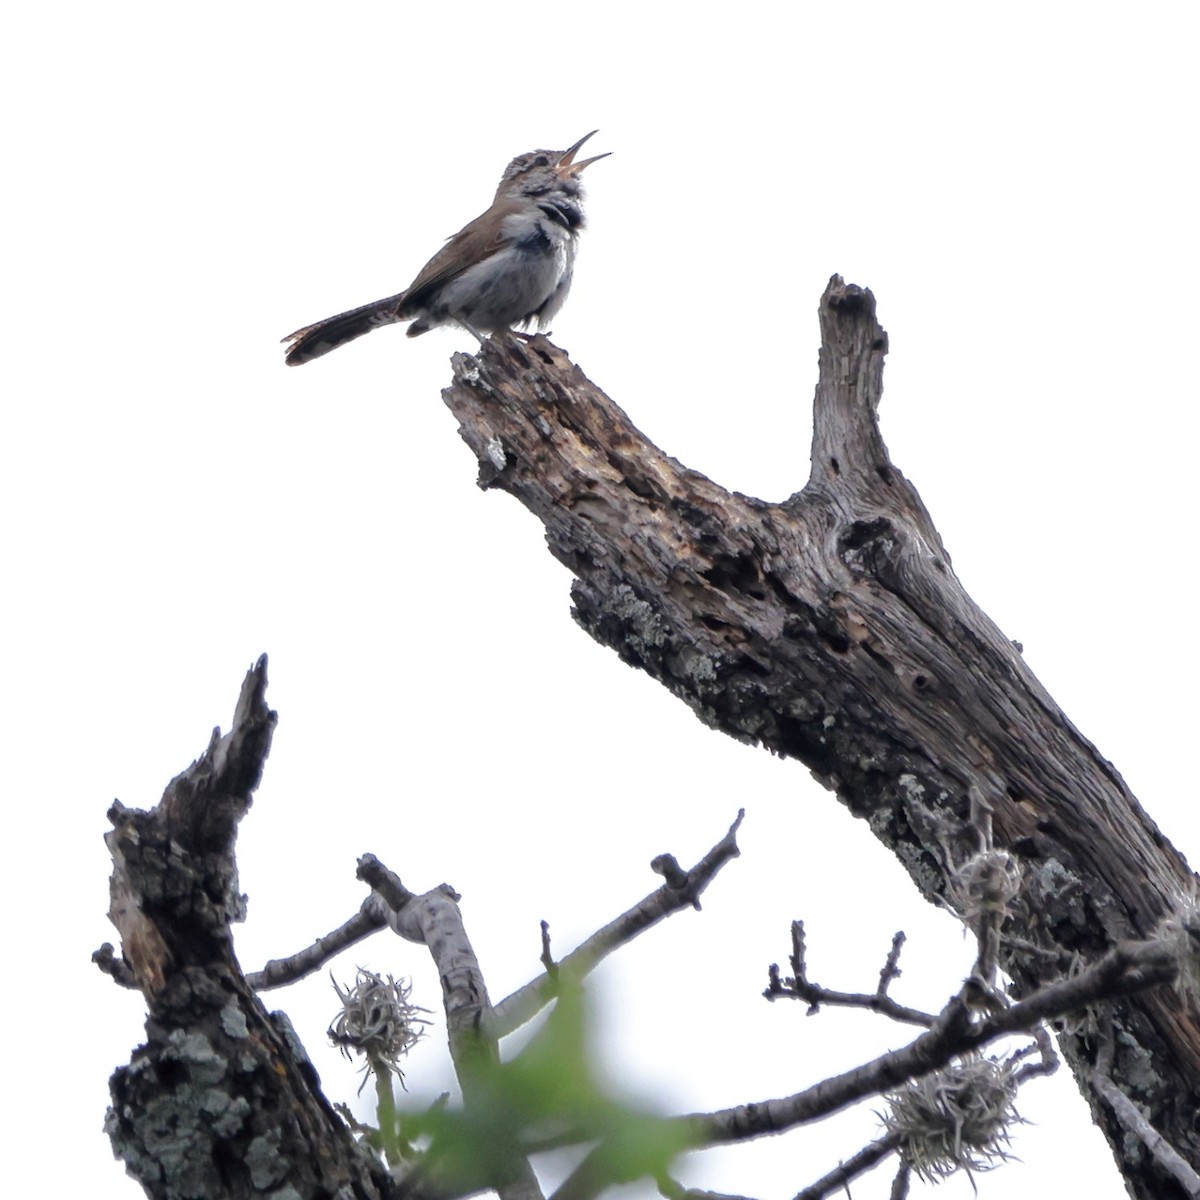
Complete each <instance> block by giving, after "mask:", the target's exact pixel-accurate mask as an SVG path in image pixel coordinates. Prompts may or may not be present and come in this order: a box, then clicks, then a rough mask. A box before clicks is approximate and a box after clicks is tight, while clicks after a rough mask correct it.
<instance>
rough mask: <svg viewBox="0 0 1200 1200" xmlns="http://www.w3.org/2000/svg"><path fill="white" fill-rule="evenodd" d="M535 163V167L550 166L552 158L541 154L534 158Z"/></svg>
mask: <svg viewBox="0 0 1200 1200" xmlns="http://www.w3.org/2000/svg"><path fill="white" fill-rule="evenodd" d="M533 165H534V166H535V167H548V166H549V165H550V160H549V159H548V158H547V157H546V156H545V155H544V154H539V155H538V156H537V158H535V159H534V160H533Z"/></svg>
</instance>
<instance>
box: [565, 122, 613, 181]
mask: <svg viewBox="0 0 1200 1200" xmlns="http://www.w3.org/2000/svg"><path fill="white" fill-rule="evenodd" d="M599 132H600V131H599V130H598V129H593V130H592V132H591V133H585V134H584V135H583V137H581V138H580V139H579V141H577V142H576V143H575V145H573V146H572V147H571V148H570V149H569V150H564V151H563V153H562V157H561V158H560V159H559V160H558V162H557V164H556V165H555V167H554V169H555V170H556V171H557V172H558V173H559V174H560V175H578V174H579V172H580V171H582V170H583V168H584V167H586V166H588V165H589V164H590V163H594V162H599V161H600V159H602V158H607V157H608V156H609V155H610V154H611V153H612V151H611V150H608V151H606V152H605V153H604V154H596V155H594V156H593V157H591V158H585V159H584V160H583V162H576V161H575V155H576V152H577V151H578V150H579V147H580V146H582V145H583V143H584V142H586V141H587V140H588V138H590V137H591V136H592V135H593V134H596V133H599Z"/></svg>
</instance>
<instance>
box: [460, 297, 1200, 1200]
mask: <svg viewBox="0 0 1200 1200" xmlns="http://www.w3.org/2000/svg"><path fill="white" fill-rule="evenodd" d="M820 319H821V331H822V348H821V352H820V381H819V383H818V386H817V391H816V399H815V414H814V417H815V419H814V434H813V453H812V471H811V476H810V478H809V480H808V483H807V485H806V486H805V487H804V489H803V490H802V491H801V492H799V493H797V494H796V495H794V496H792V497H791V498H790V499H788V500H786V501H784V502H783V503H781V504H770V503H765V502H763V501H760V500H756V499H753V498H751V497H747V496H743V495H739V494H737V493H731V492H727V491H725V490H724V489H722V488H721V487H719V486H718V485H716V484H715V483H713V482H712V481H711V480H709V479H707V478H705V477H704V476H703V475H700V474H698V473H697V472H695V471H690V470H688V469H687V468H685V467H683V466H681V465H680V464H679V463H678V462H676V461H675V460H674V459H672V458H670V457H669V456H667V455H666V454H664V453H663V452H662V451H661V450H659V449H658V448H657V447H656V446H654V445H652V444H651V443H650V442H649V441H647V439H646V438H645V437H643V436H642V434H641V433H640V432H639V431H638V430H637V429H636V428H635V427H634V426H633V425H632V424H631V423H630V421H629V419H628V418H627V417H626V416H625V414H624V413H623V412H622V411H621V410H620V409H619V408H618V407H617V406H616V405H615V404H614V403H613V402H612V401H611V400H610V399H609V398H608V397H607V396H605V395H604V394H603V393H602V392H601V391H600V390H599V389H598V388H596V387H595V386H594V385H593V384H591V383H590V382H589V381H588V380H587V379H586V378H585V377H584V376H583V374H582V373H581V372H580V371H579V370H578V369H577V368H576V367H574V366H573V365H572V364H571V362H570V361H569V360H568V359H567V357H566V356H565V355H564V354H563V352H562V351H560V350H558V349H557V348H556V347H554V346H553V345H552V344H551V343H549V342H548V341H546V340H545V339H544V338H541V337H539V338H534V339H531V340H529V341H525V342H521V341H518V340H517V339H514V338H495V339H493V340H492V341H491V342H489V343H488V344H487V345H486V346H485V347H484V348H483V349H482V350H481V351H480V353H479V354H478V355H476V356H468V355H458V356H456V358H455V379H454V383H453V385H452V386H451V387H450V388H449V389H447V391H446V393H445V399H446V403H447V404H448V405H449V407H450V408H451V410H452V411H453V412H454V414H455V416H456V417H457V418H458V420H459V422H460V432H461V433H462V436H463V438H464V439H465V440H466V441H467V443H468V445H470V447H471V448H472V450H473V451H474V452H475V454H476V455H477V457H478V459H479V463H480V475H479V482H480V485H481V486H482V487H485V488H500V489H502V490H504V491H507V492H509V493H511V494H512V495H514V496H515V497H516V498H517V499H519V500H520V501H521V502H522V503H523V504H524V505H526V507H528V508H529V509H530V510H531V511H532V512H533V513H534V514H535V515H536V516H537V517H538V519H539V520H541V521H542V523H543V524H544V526H545V530H546V538H547V542H548V544H549V547H550V550H551V552H552V553H553V554H554V555H555V557H557V558H558V559H559V560H560V561H561V562H563V563H564V564H565V565H566V566H567V567H568V568H569V569H570V570H571V571H572V572H573V573H574V575H575V580H574V583H573V585H572V599H573V601H574V616H575V618H576V620H577V621H578V622H579V624H580V625H582V626H583V628H584V629H586V630H587V631H588V632H589V633H590V634H591V635H592V636H593V637H594V638H595V639H596V640H597V641H599V642H601V643H602V644H604V645H606V646H610V647H612V648H613V649H614V650H616V652H617V653H618V654H619V655H620V656H621V657H622V658H623V659H624V660H625V661H626V662H628V663H631V664H633V665H635V666H638V667H640V668H642V669H643V670H645V671H647V672H649V674H651V675H652V676H653V677H654V678H656V679H658V680H659V681H660V682H661V683H663V684H664V685H665V686H666V687H668V688H669V689H670V690H671V691H672V692H673V693H674V694H675V695H676V696H678V697H679V698H680V699H681V700H683V701H684V702H685V703H686V704H688V705H689V706H690V707H691V708H692V709H693V710H694V711H695V713H696V714H697V716H699V717H700V719H701V720H702V721H704V722H705V723H706V724H708V725H710V726H712V727H714V728H716V729H719V730H722V731H723V732H725V733H728V734H730V735H731V736H733V737H736V738H738V739H739V740H742V741H747V742H752V743H757V744H759V745H761V746H764V747H766V748H767V749H769V750H771V751H773V752H774V753H777V754H780V755H784V756H787V757H791V758H797V759H799V760H800V761H801V762H803V763H805V764H806V765H807V766H808V767H809V768H810V770H811V771H812V773H813V774H814V776H815V777H816V778H817V779H818V780H819V781H820V782H821V783H823V784H824V785H825V786H827V787H828V788H830V789H831V790H832V791H834V792H835V793H836V794H837V796H838V798H839V799H840V800H841V801H842V802H843V803H844V804H846V805H847V806H848V807H849V808H850V809H851V810H852V811H853V812H854V813H855V814H856V815H858V816H861V817H863V818H865V819H866V820H867V822H868V823H869V825H870V827H871V829H872V831H873V832H874V833H875V835H876V836H877V837H878V838H880V839H881V840H882V841H883V842H884V843H885V844H886V845H888V846H889V847H890V848H891V849H892V850H894V851H895V853H896V854H897V856H898V857H899V858H900V860H901V862H902V863H903V864H904V866H905V867H906V868H907V870H908V871H909V873H910V875H911V876H912V878H913V880H914V882H915V883H916V884H917V886H918V887H919V888H920V890H921V892H922V893H923V894H924V895H925V896H926V897H927V898H929V899H931V900H938V899H941V898H942V897H944V895H945V894H946V890H947V881H948V879H949V878H950V877H951V875H952V872H953V870H954V867H955V864H956V863H957V862H961V861H962V859H964V858H965V857H966V856H967V854H968V853H969V852H970V851H971V850H973V849H974V848H975V844H974V840H973V838H974V835H973V833H971V831H970V826H969V822H968V819H967V818H968V808H969V802H968V793H969V792H970V791H971V790H972V789H976V790H977V791H978V792H979V793H981V794H982V796H983V798H984V800H985V801H986V802H987V803H989V804H990V805H991V807H992V809H993V828H994V838H995V843H996V845H997V846H1001V847H1004V848H1006V849H1009V850H1011V851H1013V852H1015V853H1016V854H1018V855H1019V856H1020V857H1021V859H1022V861H1023V863H1024V868H1025V873H1024V883H1023V887H1022V894H1021V898H1020V900H1019V902H1018V905H1017V906H1016V911H1015V912H1014V913H1013V915H1012V917H1011V919H1010V921H1009V923H1008V925H1007V927H1006V929H1005V941H1004V966H1005V969H1006V970H1007V971H1008V973H1009V974H1010V975H1011V977H1012V978H1013V980H1014V981H1015V985H1016V991H1017V994H1018V995H1027V994H1029V992H1030V991H1032V990H1033V989H1034V988H1036V987H1038V986H1039V985H1041V984H1044V983H1047V982H1050V981H1052V980H1054V979H1056V978H1059V977H1061V976H1062V975H1063V974H1064V973H1066V972H1068V971H1069V970H1070V969H1071V966H1072V964H1073V963H1075V962H1077V961H1078V959H1079V958H1080V957H1082V958H1083V959H1084V960H1088V961H1090V960H1093V959H1095V958H1096V957H1098V956H1099V955H1101V954H1102V953H1104V952H1105V951H1106V950H1107V949H1109V948H1110V947H1112V946H1113V945H1115V944H1116V943H1117V942H1119V941H1121V940H1122V939H1127V938H1133V937H1145V936H1148V935H1150V934H1152V933H1153V932H1154V930H1155V928H1156V926H1157V925H1158V923H1159V922H1160V921H1161V920H1162V919H1163V918H1164V917H1165V916H1166V915H1167V914H1169V913H1170V912H1171V911H1173V909H1174V908H1175V906H1176V905H1177V903H1178V901H1179V898H1180V897H1181V896H1182V895H1184V894H1187V893H1188V891H1189V890H1190V889H1191V888H1192V887H1193V886H1194V876H1193V875H1192V873H1191V871H1190V870H1189V869H1188V866H1187V863H1186V862H1185V860H1184V859H1183V857H1182V855H1181V854H1179V853H1178V852H1177V851H1176V850H1175V849H1174V848H1173V847H1172V846H1171V845H1170V844H1169V843H1168V842H1167V840H1166V839H1165V838H1164V837H1163V835H1162V834H1161V833H1160V832H1159V830H1158V829H1157V828H1156V826H1155V825H1154V823H1153V821H1152V820H1151V819H1150V818H1149V817H1148V816H1147V815H1146V814H1145V812H1143V811H1142V809H1141V808H1140V807H1139V806H1138V804H1137V802H1136V800H1135V799H1134V797H1133V796H1132V795H1131V793H1130V792H1129V789H1128V788H1127V787H1126V786H1125V783H1124V781H1123V780H1122V779H1121V777H1120V775H1119V774H1118V773H1117V771H1116V770H1115V769H1114V768H1113V766H1112V764H1111V763H1109V762H1107V761H1106V760H1105V759H1104V758H1103V757H1102V756H1101V755H1100V754H1099V752H1098V751H1097V750H1096V748H1095V747H1094V746H1092V744H1091V743H1090V742H1088V741H1087V739H1086V738H1084V737H1083V736H1082V735H1081V734H1080V733H1079V731H1078V730H1077V729H1075V727H1074V726H1073V725H1072V724H1071V723H1070V721H1068V720H1067V718H1066V717H1065V716H1064V715H1063V713H1062V712H1061V711H1060V710H1059V708H1058V707H1057V705H1056V704H1055V703H1054V701H1053V699H1052V698H1051V697H1050V696H1049V695H1048V694H1047V693H1046V691H1045V689H1044V688H1043V687H1042V686H1041V684H1039V682H1038V681H1037V679H1036V678H1035V677H1034V676H1033V674H1032V673H1031V672H1030V671H1029V670H1028V668H1027V667H1026V666H1025V664H1024V662H1023V661H1022V658H1021V655H1020V652H1019V648H1018V647H1016V646H1014V644H1013V643H1012V642H1010V641H1009V640H1008V639H1007V638H1006V637H1005V636H1004V635H1003V634H1002V633H1001V632H1000V630H999V629H997V628H996V626H995V625H994V624H993V623H992V622H991V621H990V620H989V619H988V618H987V616H986V615H985V614H984V613H983V612H981V611H980V610H979V608H978V607H977V606H976V605H975V604H974V603H973V602H972V601H971V599H970V597H969V596H968V595H967V594H966V592H965V591H964V590H963V588H962V586H961V585H960V583H959V581H958V579H957V578H956V577H955V575H954V572H953V570H952V569H951V566H950V560H949V557H948V556H947V554H946V551H945V548H944V547H943V546H942V542H941V539H940V537H939V535H938V533H937V530H936V529H935V528H934V525H933V522H932V520H931V518H930V516H929V514H928V513H927V512H926V510H925V507H924V505H923V504H922V503H921V499H920V497H919V496H918V494H917V492H916V489H915V488H914V487H913V486H912V484H911V483H909V481H908V480H907V479H905V477H904V476H903V475H902V474H901V473H900V472H899V471H898V470H897V469H896V468H895V467H894V466H893V465H892V463H891V461H890V459H889V457H888V453H887V448H886V446H885V445H884V443H883V439H882V437H881V435H880V431H879V426H878V422H877V420H876V410H877V407H878V404H879V399H880V394H881V391H882V372H883V361H884V356H885V354H886V350H887V337H886V334H885V333H884V332H883V330H882V329H881V328H880V326H879V324H878V322H877V321H876V319H875V310H874V300H873V298H872V296H871V294H870V292H868V291H864V290H862V289H860V288H857V287H854V286H852V285H851V286H847V285H845V284H843V282H842V281H841V280H840V279H838V278H837V277H835V278H834V279H833V280H832V281H831V282H830V286H829V288H828V289H827V291H826V293H825V296H824V297H823V299H822V303H821V308H820ZM1110 1023H1111V1024H1110ZM1099 1024H1101V1025H1104V1026H1105V1027H1106V1029H1107V1028H1111V1030H1112V1032H1113V1034H1114V1035H1115V1036H1114V1043H1115V1045H1116V1046H1117V1047H1118V1049H1117V1053H1116V1055H1115V1059H1114V1062H1113V1064H1112V1074H1111V1078H1112V1079H1113V1081H1114V1082H1115V1083H1116V1085H1117V1086H1118V1087H1119V1088H1120V1089H1121V1090H1122V1091H1123V1092H1124V1093H1125V1094H1126V1095H1127V1096H1129V1097H1130V1098H1131V1099H1132V1100H1133V1101H1134V1102H1135V1103H1136V1104H1137V1105H1138V1106H1139V1107H1140V1109H1141V1110H1142V1112H1143V1113H1144V1114H1145V1116H1146V1118H1147V1119H1148V1121H1149V1124H1150V1125H1151V1126H1152V1127H1153V1128H1154V1129H1156V1130H1157V1131H1158V1132H1159V1133H1160V1134H1162V1135H1163V1136H1164V1137H1165V1138H1166V1139H1167V1140H1168V1141H1169V1142H1171V1143H1172V1144H1173V1145H1174V1147H1175V1148H1176V1150H1178V1152H1179V1153H1180V1154H1181V1155H1182V1156H1183V1158H1184V1159H1185V1160H1186V1161H1187V1162H1189V1163H1190V1164H1191V1165H1192V1166H1193V1167H1197V1166H1198V1165H1200V1124H1198V1118H1197V1113H1198V1112H1200V1016H1198V1015H1197V1014H1196V1013H1195V1012H1189V1011H1187V1010H1186V1009H1185V1006H1184V1005H1183V1003H1182V1002H1181V1001H1180V999H1179V998H1178V996H1177V995H1176V994H1175V993H1174V992H1173V991H1171V990H1169V989H1165V988H1159V989H1156V990H1154V991H1151V992H1148V993H1145V994H1143V995H1138V996H1133V997H1129V998H1125V999H1122V1000H1119V1001H1117V1002H1115V1003H1114V1004H1113V1005H1112V1006H1111V1007H1110V1008H1108V1009H1106V1010H1105V1012H1103V1013H1102V1014H1099ZM1098 1044H1099V1039H1098V1038H1095V1037H1089V1035H1088V1034H1086V1033H1081V1034H1075V1035H1072V1036H1068V1037H1066V1038H1065V1043H1064V1050H1065V1052H1066V1054H1067V1057H1068V1060H1069V1061H1070V1063H1071V1065H1072V1067H1073V1069H1074V1071H1075V1075H1076V1078H1077V1079H1078V1080H1079V1083H1080V1087H1081V1088H1082V1090H1083V1092H1084V1094H1085V1096H1087V1098H1088V1100H1089V1102H1090V1103H1091V1105H1092V1109H1093V1113H1094V1114H1095V1117H1096V1120H1097V1121H1098V1123H1099V1124H1100V1126H1101V1127H1102V1129H1103V1130H1104V1132H1105V1134H1106V1136H1107V1137H1108V1139H1109V1142H1110V1144H1111V1145H1112V1147H1113V1151H1114V1154H1115V1156H1116V1158H1117V1161H1118V1165H1119V1167H1120V1169H1121V1171H1122V1173H1123V1174H1124V1177H1125V1179H1126V1182H1127V1186H1128V1188H1129V1191H1130V1193H1131V1195H1134V1196H1136V1197H1142V1198H1145V1200H1152V1198H1153V1200H1164V1198H1169V1197H1175V1196H1181V1195H1183V1192H1182V1191H1181V1190H1180V1188H1179V1185H1178V1184H1177V1183H1176V1182H1175V1181H1174V1180H1173V1179H1172V1178H1170V1177H1168V1176H1167V1175H1166V1174H1165V1173H1164V1172H1163V1171H1162V1170H1161V1168H1159V1167H1158V1166H1156V1165H1155V1163H1154V1162H1153V1161H1152V1160H1151V1158H1150V1156H1149V1154H1148V1153H1147V1151H1146V1149H1145V1147H1144V1145H1143V1144H1142V1143H1141V1142H1139V1141H1137V1140H1136V1139H1134V1138H1131V1137H1127V1136H1126V1130H1125V1127H1124V1126H1122V1125H1121V1124H1120V1123H1119V1122H1118V1120H1117V1119H1116V1117H1115V1116H1114V1115H1113V1111H1112V1109H1111V1108H1110V1107H1109V1106H1108V1105H1106V1104H1105V1103H1103V1102H1102V1101H1101V1100H1100V1098H1099V1097H1098V1096H1097V1094H1096V1092H1095V1090H1094V1087H1093V1085H1092V1083H1091V1078H1092V1075H1091V1072H1092V1068H1093V1067H1094V1065H1095V1058H1096V1055H1097V1051H1098Z"/></svg>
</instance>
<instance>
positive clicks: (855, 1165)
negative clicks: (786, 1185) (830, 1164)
mask: <svg viewBox="0 0 1200 1200" xmlns="http://www.w3.org/2000/svg"><path fill="white" fill-rule="evenodd" d="M899 1148H900V1135H899V1134H898V1133H889V1134H888V1135H887V1137H882V1138H880V1139H879V1140H878V1141H876V1142H872V1143H871V1144H870V1145H869V1146H864V1147H863V1148H862V1149H861V1150H860V1151H859V1152H858V1153H857V1154H854V1155H852V1156H851V1157H850V1158H848V1159H846V1161H845V1162H843V1163H839V1164H838V1165H837V1166H836V1167H835V1168H834V1169H833V1170H832V1171H830V1172H829V1173H828V1174H827V1175H823V1176H822V1177H821V1178H820V1179H818V1180H817V1181H816V1183H810V1184H809V1185H808V1187H806V1188H804V1189H803V1191H799V1192H797V1193H796V1196H795V1200H824V1198H825V1197H826V1196H830V1195H832V1194H833V1193H834V1192H835V1191H837V1190H838V1188H846V1189H847V1190H849V1184H850V1183H851V1182H852V1181H853V1180H855V1179H857V1178H858V1177H859V1176H860V1175H865V1174H866V1173H867V1172H868V1171H870V1170H872V1169H873V1168H874V1167H877V1166H878V1165H879V1164H880V1163H881V1162H883V1160H884V1159H885V1158H887V1157H888V1156H889V1155H891V1154H895V1152H896V1151H897V1150H898V1149H899Z"/></svg>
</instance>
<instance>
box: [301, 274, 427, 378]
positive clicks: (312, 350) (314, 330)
mask: <svg viewBox="0 0 1200 1200" xmlns="http://www.w3.org/2000/svg"><path fill="white" fill-rule="evenodd" d="M403 299H404V293H403V292H400V293H398V294H397V295H395V296H388V297H387V299H386V300H375V301H373V302H372V303H370V304H364V305H362V307H361V308H352V309H350V311H349V312H344V313H338V315H337V316H336V317H327V318H326V319H325V320H324V321H318V322H317V323H316V324H315V325H306V326H305V327H304V328H303V329H297V330H296V332H295V333H289V334H288V335H287V337H285V338H284V339H283V341H284V342H285V343H286V344H287V347H288V349H287V360H286V361H287V365H288V366H289V367H298V366H299V365H300V364H301V363H306V362H308V361H309V359H312V358H320V357H321V355H322V354H328V353H329V352H330V350H336V349H337V348H338V347H339V346H342V345H345V343H346V342H352V341H353V340H354V339H355V338H358V337H362V336H363V334H364V333H370V332H371V330H372V329H377V328H378V327H379V326H380V325H394V324H395V323H396V322H397V321H399V320H401V318H400V317H398V316H397V315H396V313H397V310H398V309H399V307H400V301H401V300H403ZM404 319H407V318H404Z"/></svg>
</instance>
